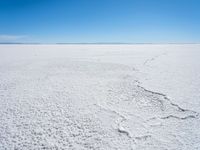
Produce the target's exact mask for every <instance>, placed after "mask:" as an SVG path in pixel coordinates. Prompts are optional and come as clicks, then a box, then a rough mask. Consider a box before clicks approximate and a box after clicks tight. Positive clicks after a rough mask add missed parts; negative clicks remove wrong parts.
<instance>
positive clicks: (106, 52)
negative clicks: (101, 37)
mask: <svg viewBox="0 0 200 150" xmlns="http://www.w3.org/2000/svg"><path fill="white" fill-rule="evenodd" d="M199 48H200V46H199V45H67V46H65V45H62V46H59V45H4V46H0V57H1V59H0V149H126V150H127V149H137V150H140V149H141V150H143V149H148V150H149V149H152V150H154V149H170V150H171V149H180V150H182V149H183V150H184V149H200V119H199V113H200V112H199V107H200V101H199V92H198V90H199V85H200V84H199V83H200V80H199V71H200V70H198V66H199V65H198V63H199V62H198V61H197V60H198V59H199V58H200V55H199V54H200V52H199ZM194 81H195V82H194ZM189 83H190V84H189ZM181 91H182V92H181Z"/></svg>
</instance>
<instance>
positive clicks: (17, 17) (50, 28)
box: [0, 0, 200, 43]
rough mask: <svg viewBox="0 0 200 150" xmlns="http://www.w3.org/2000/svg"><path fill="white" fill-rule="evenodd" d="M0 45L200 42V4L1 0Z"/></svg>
mask: <svg viewBox="0 0 200 150" xmlns="http://www.w3.org/2000/svg"><path fill="white" fill-rule="evenodd" d="M0 42H43V43H55V42H133V43H135V42H142V43H143V42H155V43H157V42H200V0H0Z"/></svg>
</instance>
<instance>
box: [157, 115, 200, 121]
mask: <svg viewBox="0 0 200 150" xmlns="http://www.w3.org/2000/svg"><path fill="white" fill-rule="evenodd" d="M170 118H174V119H179V120H186V119H192V118H196V116H194V115H189V116H186V117H178V116H175V115H169V116H166V117H161V118H160V119H170Z"/></svg>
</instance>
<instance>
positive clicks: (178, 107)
mask: <svg viewBox="0 0 200 150" xmlns="http://www.w3.org/2000/svg"><path fill="white" fill-rule="evenodd" d="M137 83H140V82H139V81H137ZM137 86H138V87H139V88H141V89H143V90H144V91H146V92H149V93H152V94H155V95H159V96H162V97H163V98H164V99H165V100H167V101H168V102H169V104H170V105H171V106H173V107H175V108H176V109H177V110H178V111H180V112H190V113H193V114H195V115H193V116H194V117H195V118H196V117H198V116H199V113H198V112H196V111H193V110H189V109H185V108H182V107H180V106H179V105H178V104H175V103H173V102H172V101H171V100H170V99H169V98H168V97H167V96H166V95H165V94H163V93H159V92H154V91H151V90H147V89H146V88H144V87H142V86H140V85H137Z"/></svg>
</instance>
